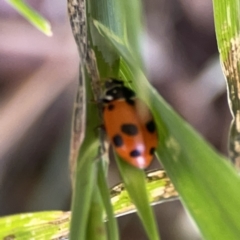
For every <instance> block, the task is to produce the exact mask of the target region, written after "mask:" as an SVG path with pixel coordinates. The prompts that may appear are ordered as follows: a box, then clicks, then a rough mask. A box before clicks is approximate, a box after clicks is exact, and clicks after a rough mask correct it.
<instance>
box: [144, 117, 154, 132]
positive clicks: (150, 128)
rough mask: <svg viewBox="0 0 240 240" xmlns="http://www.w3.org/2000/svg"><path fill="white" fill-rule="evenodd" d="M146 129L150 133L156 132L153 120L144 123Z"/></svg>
mask: <svg viewBox="0 0 240 240" xmlns="http://www.w3.org/2000/svg"><path fill="white" fill-rule="evenodd" d="M146 128H147V130H148V131H149V132H150V133H154V132H155V130H156V127H155V123H154V121H153V120H150V121H149V122H147V123H146Z"/></svg>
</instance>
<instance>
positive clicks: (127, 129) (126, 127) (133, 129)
mask: <svg viewBox="0 0 240 240" xmlns="http://www.w3.org/2000/svg"><path fill="white" fill-rule="evenodd" d="M121 131H122V132H123V133H125V134H127V135H129V136H135V135H137V134H138V128H137V126H136V125H134V124H131V123H128V124H123V125H122V126H121Z"/></svg>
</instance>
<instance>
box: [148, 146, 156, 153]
mask: <svg viewBox="0 0 240 240" xmlns="http://www.w3.org/2000/svg"><path fill="white" fill-rule="evenodd" d="M154 152H155V148H154V147H152V148H151V149H150V151H149V154H150V155H153V154H154Z"/></svg>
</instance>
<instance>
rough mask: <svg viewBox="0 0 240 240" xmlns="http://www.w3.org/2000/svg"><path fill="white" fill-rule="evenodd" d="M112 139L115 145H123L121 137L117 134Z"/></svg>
mask: <svg viewBox="0 0 240 240" xmlns="http://www.w3.org/2000/svg"><path fill="white" fill-rule="evenodd" d="M112 140H113V144H114V146H115V147H121V146H122V145H123V139H122V137H121V136H120V135H118V134H117V135H115V136H114V137H113V139H112Z"/></svg>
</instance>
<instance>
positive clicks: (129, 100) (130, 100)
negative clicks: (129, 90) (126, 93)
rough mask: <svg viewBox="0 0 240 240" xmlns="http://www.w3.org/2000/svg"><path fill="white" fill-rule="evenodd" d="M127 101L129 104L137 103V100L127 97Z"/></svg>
mask: <svg viewBox="0 0 240 240" xmlns="http://www.w3.org/2000/svg"><path fill="white" fill-rule="evenodd" d="M126 103H128V104H129V105H131V106H134V105H135V101H134V100H133V99H132V98H127V99H126Z"/></svg>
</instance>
